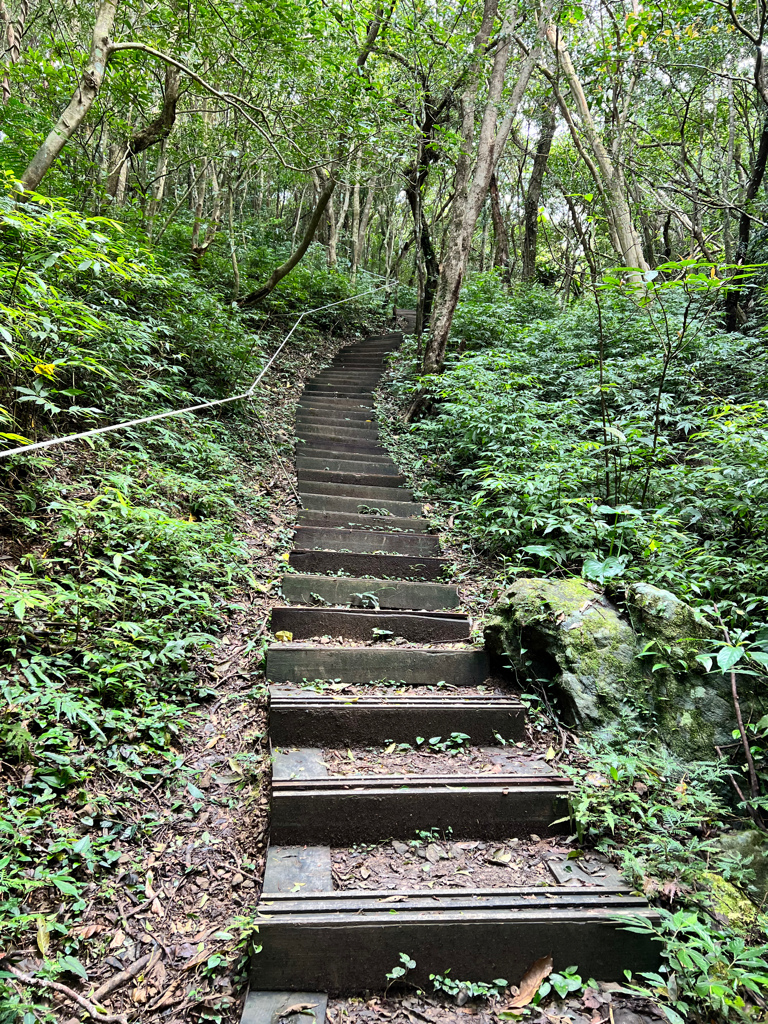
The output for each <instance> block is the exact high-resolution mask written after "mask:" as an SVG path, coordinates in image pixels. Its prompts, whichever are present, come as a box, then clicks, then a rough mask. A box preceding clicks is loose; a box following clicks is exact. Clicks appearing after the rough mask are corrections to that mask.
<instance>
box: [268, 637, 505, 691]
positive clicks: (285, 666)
mask: <svg viewBox="0 0 768 1024" xmlns="http://www.w3.org/2000/svg"><path fill="white" fill-rule="evenodd" d="M488 674H489V672H488V658H487V656H486V654H485V652H484V651H440V650H435V651H423V650H418V649H414V648H405V649H403V648H397V647H393V648H385V647H378V648H374V647H358V648H340V647H336V648H332V647H328V648H319V649H318V648H302V647H300V646H298V645H295V644H275V645H274V646H271V647H270V648H269V650H268V652H267V679H269V680H270V681H271V682H273V683H289V682H293V683H301V682H302V680H304V679H307V680H309V681H310V682H311V681H313V680H315V679H339V680H340V681H341V682H342V683H360V684H363V685H364V684H366V683H377V682H380V681H382V680H384V681H389V680H391V679H392V680H394V681H395V682H396V683H397V684H400V683H401V682H402V683H404V684H405V685H406V686H434V685H435V684H436V683H438V682H440V681H441V680H442V681H443V682H445V683H448V684H449V685H450V686H478V685H480V684H482V683H484V682H485V680H486V679H487V678H488Z"/></svg>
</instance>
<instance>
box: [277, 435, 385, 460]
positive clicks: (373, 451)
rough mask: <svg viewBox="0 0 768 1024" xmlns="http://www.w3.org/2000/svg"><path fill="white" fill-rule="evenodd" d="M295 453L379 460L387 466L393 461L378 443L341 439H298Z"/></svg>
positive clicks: (309, 456)
mask: <svg viewBox="0 0 768 1024" xmlns="http://www.w3.org/2000/svg"><path fill="white" fill-rule="evenodd" d="M296 455H297V457H298V456H299V455H305V456H306V457H307V458H310V459H327V458H332V459H356V458H360V459H363V460H364V461H365V462H380V463H384V464H386V465H387V466H393V465H394V463H393V462H392V459H391V458H390V456H389V454H388V453H387V450H386V448H384V447H382V445H380V444H366V445H358V444H347V443H346V442H342V441H335V442H331V441H323V440H322V439H318V438H312V439H311V440H309V441H303V440H298V439H297V442H296Z"/></svg>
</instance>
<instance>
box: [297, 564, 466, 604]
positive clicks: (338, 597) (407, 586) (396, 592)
mask: <svg viewBox="0 0 768 1024" xmlns="http://www.w3.org/2000/svg"><path fill="white" fill-rule="evenodd" d="M281 588H282V591H283V596H284V597H285V599H286V601H291V602H292V603H293V604H304V605H311V604H313V602H314V600H315V598H314V597H313V596H312V595H313V594H317V595H318V596H319V597H320V598H322V599H323V600H324V601H327V602H328V603H329V604H343V605H350V606H352V607H358V608H362V607H370V602H371V599H370V598H363V597H361V596H360V595H361V594H374V595H375V597H376V600H377V601H378V604H379V607H380V608H388V609H410V608H422V609H425V610H426V611H440V610H443V609H450V608H458V606H459V595H458V591H457V590H456V588H455V587H448V586H444V585H441V584H439V583H397V582H392V581H391V580H371V579H339V578H336V579H334V578H332V577H327V576H299V575H298V573H293V574H291V575H290V576H284V577H283V581H282V584H281Z"/></svg>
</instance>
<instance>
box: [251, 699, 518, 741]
mask: <svg viewBox="0 0 768 1024" xmlns="http://www.w3.org/2000/svg"><path fill="white" fill-rule="evenodd" d="M525 716H526V710H525V707H524V706H523V705H522V704H521V703H520V701H519V700H518V699H517V698H515V697H481V696H476V695H474V694H468V695H467V696H461V695H456V694H449V693H439V694H427V695H417V696H409V695H408V694H391V695H390V694H387V695H386V696H379V695H376V696H370V697H367V696H360V695H359V694H355V695H347V696H344V694H329V693H312V692H306V691H297V690H286V689H281V688H279V687H273V688H272V690H271V693H270V704H269V737H270V740H271V741H272V743H273V744H274V745H275V746H299V747H304V746H306V747H316V746H318V745H319V744H324V745H325V746H327V747H368V746H375V745H377V744H381V743H382V742H387V741H391V742H393V743H413V742H414V739H415V737H416V735H417V734H418V735H420V736H450V735H451V733H452V732H464V733H466V734H467V735H468V736H469V737H470V738H471V740H472V743H473V744H477V745H482V744H488V745H491V744H493V743H495V742H497V740H496V736H497V735H499V736H502V737H503V738H504V739H505V740H513V741H517V740H522V739H524V738H525Z"/></svg>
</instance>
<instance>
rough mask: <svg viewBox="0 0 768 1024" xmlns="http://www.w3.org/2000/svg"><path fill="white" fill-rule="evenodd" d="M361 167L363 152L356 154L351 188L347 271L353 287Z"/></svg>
mask: <svg viewBox="0 0 768 1024" xmlns="http://www.w3.org/2000/svg"><path fill="white" fill-rule="evenodd" d="M362 168H363V154H362V153H361V152H360V153H358V154H357V162H356V164H355V184H354V187H353V189H352V252H351V254H350V255H351V267H350V271H349V279H350V282H351V284H352V287H353V288H354V287H355V280H356V278H357V236H358V232H359V231H360V175H361V174H362Z"/></svg>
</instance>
